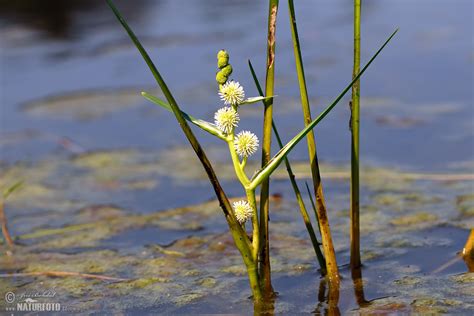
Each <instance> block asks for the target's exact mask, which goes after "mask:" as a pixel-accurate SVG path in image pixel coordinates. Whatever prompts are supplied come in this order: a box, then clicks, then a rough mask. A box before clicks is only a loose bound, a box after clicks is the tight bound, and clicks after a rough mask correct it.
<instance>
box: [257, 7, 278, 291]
mask: <svg viewBox="0 0 474 316" xmlns="http://www.w3.org/2000/svg"><path fill="white" fill-rule="evenodd" d="M278 3H279V1H278V0H269V6H268V32H267V65H266V76H265V95H266V96H273V95H274V83H275V43H276V20H277V13H278ZM272 120H273V99H269V100H268V101H266V102H265V107H264V114H263V137H262V167H263V166H265V165H266V164H267V163H268V162H269V161H270V155H271V139H272ZM269 197H270V178H269V177H267V178H266V179H265V180H264V181H263V182H262V186H261V189H260V241H261V243H262V244H261V249H260V254H259V261H260V272H261V273H260V275H261V277H262V288H263V290H264V292H265V294H266V295H267V296H272V295H273V287H272V281H271V268H270V243H269V236H268V219H269V206H270V205H269V203H270V199H269Z"/></svg>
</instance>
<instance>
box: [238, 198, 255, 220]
mask: <svg viewBox="0 0 474 316" xmlns="http://www.w3.org/2000/svg"><path fill="white" fill-rule="evenodd" d="M233 207H234V214H235V217H236V218H237V220H238V221H239V223H240V224H243V223H245V222H246V221H247V220H248V219H249V218H251V217H252V214H253V211H252V207H251V206H250V204H249V202H247V201H243V200H242V201H238V202H234V203H233Z"/></svg>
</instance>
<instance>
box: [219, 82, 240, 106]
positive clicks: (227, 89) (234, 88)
mask: <svg viewBox="0 0 474 316" xmlns="http://www.w3.org/2000/svg"><path fill="white" fill-rule="evenodd" d="M219 96H220V97H221V100H222V101H224V104H228V105H239V104H240V103H242V102H243V101H244V99H245V92H244V88H242V86H241V85H240V83H238V82H237V81H229V82H227V83H226V84H224V85H222V86H221V88H220V89H219Z"/></svg>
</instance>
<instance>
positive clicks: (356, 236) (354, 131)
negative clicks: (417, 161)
mask: <svg viewBox="0 0 474 316" xmlns="http://www.w3.org/2000/svg"><path fill="white" fill-rule="evenodd" d="M360 6H361V5H360V0H354V67H353V71H352V78H355V77H356V76H357V75H358V74H359V71H360ZM350 104H351V105H350V108H351V124H350V126H351V193H350V194H351V207H350V219H351V228H350V243H351V259H350V265H351V268H353V269H355V268H358V267H360V266H361V261H360V225H359V211H360V203H359V194H360V193H359V192H360V188H359V122H360V80H357V81H356V82H355V83H354V85H353V86H352V100H351V103H350Z"/></svg>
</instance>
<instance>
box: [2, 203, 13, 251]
mask: <svg viewBox="0 0 474 316" xmlns="http://www.w3.org/2000/svg"><path fill="white" fill-rule="evenodd" d="M4 205H5V203H4V199H3V198H0V225H1V226H2V234H3V238H4V239H5V242H6V244H7V245H8V247H10V248H13V245H14V243H13V239H12V237H11V235H10V231H9V230H8V223H7V217H6V216H5V211H4Z"/></svg>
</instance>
